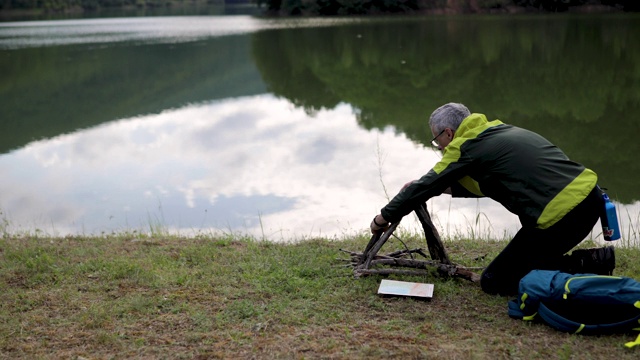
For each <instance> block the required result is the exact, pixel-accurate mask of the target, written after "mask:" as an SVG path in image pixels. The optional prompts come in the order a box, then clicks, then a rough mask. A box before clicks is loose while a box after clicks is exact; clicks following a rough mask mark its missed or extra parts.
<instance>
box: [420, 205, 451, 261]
mask: <svg viewBox="0 0 640 360" xmlns="http://www.w3.org/2000/svg"><path fill="white" fill-rule="evenodd" d="M415 213H416V215H418V220H420V224H422V229H424V236H425V237H426V238H427V246H428V248H429V254H431V259H433V260H439V261H440V262H441V263H443V264H451V260H449V256H448V255H447V251H446V250H445V249H444V245H443V244H442V240H441V239H440V234H438V230H436V227H435V226H434V225H433V222H432V221H431V216H429V212H428V211H427V205H426V204H421V205H420V206H418V207H417V208H416V209H415Z"/></svg>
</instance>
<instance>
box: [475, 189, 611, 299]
mask: <svg viewBox="0 0 640 360" xmlns="http://www.w3.org/2000/svg"><path fill="white" fill-rule="evenodd" d="M603 206H604V205H603V200H602V198H601V197H600V194H599V192H598V189H597V188H594V189H593V191H591V193H590V194H589V195H588V196H587V197H586V198H585V199H584V200H583V201H582V202H581V203H580V204H578V206H576V207H575V208H574V209H573V210H571V211H570V212H569V213H568V214H567V215H565V216H564V217H563V218H562V219H561V220H560V221H558V222H557V223H555V224H554V225H552V226H551V227H549V228H547V229H537V228H533V227H523V228H521V229H520V230H519V231H518V233H517V234H516V235H515V237H514V238H513V239H512V240H511V241H510V242H509V244H507V246H506V247H505V248H504V250H502V252H501V253H500V254H498V256H496V258H495V259H493V261H492V262H491V264H489V266H487V268H486V269H485V270H484V271H483V272H482V277H481V279H480V285H481V286H482V290H483V291H484V292H486V293H489V294H501V295H513V294H516V293H517V292H518V284H519V282H520V279H521V278H522V277H523V276H525V275H526V274H528V273H529V271H531V270H533V269H542V270H561V271H565V272H569V270H568V269H570V268H571V266H572V264H571V261H570V257H569V256H563V255H564V254H566V253H567V252H568V251H569V250H571V249H572V248H573V247H574V246H576V245H578V244H579V243H580V242H581V241H582V240H584V238H585V237H587V235H589V232H591V230H592V229H593V226H594V225H595V224H596V222H597V221H598V219H599V216H600V212H601V210H602V207H603Z"/></svg>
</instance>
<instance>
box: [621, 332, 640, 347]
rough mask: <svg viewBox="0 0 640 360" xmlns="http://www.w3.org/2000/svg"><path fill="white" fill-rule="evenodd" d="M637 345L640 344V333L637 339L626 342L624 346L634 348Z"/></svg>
mask: <svg viewBox="0 0 640 360" xmlns="http://www.w3.org/2000/svg"><path fill="white" fill-rule="evenodd" d="M636 345H640V335H638V337H637V338H636V341H630V342H628V343H626V344H624V346H626V347H628V348H632V347H634V346H636Z"/></svg>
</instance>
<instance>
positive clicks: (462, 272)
mask: <svg viewBox="0 0 640 360" xmlns="http://www.w3.org/2000/svg"><path fill="white" fill-rule="evenodd" d="M414 211H415V213H416V215H417V216H418V219H419V220H420V224H421V225H422V228H423V230H424V233H425V238H426V240H427V247H428V249H429V255H430V257H431V260H416V259H413V256H412V254H419V255H422V256H424V257H425V258H426V257H427V256H426V254H425V253H424V251H422V249H412V250H409V249H404V250H398V251H394V252H392V253H389V254H386V255H379V254H378V252H379V251H380V249H381V248H382V246H383V245H384V244H385V243H386V242H387V240H388V239H389V238H390V237H391V235H392V234H393V232H394V231H395V229H396V228H397V227H398V225H399V224H400V222H396V223H393V224H391V226H389V228H388V229H387V230H385V231H384V232H380V233H377V234H374V235H373V236H372V237H371V240H369V243H368V244H367V246H366V247H365V249H364V251H363V252H362V253H357V252H353V251H349V250H344V249H340V251H343V252H346V253H348V254H349V255H350V256H351V265H352V266H353V268H354V269H353V272H354V275H355V276H356V277H360V276H362V275H371V274H384V275H386V274H400V275H428V274H429V273H430V272H429V271H417V270H402V269H394V268H375V269H372V266H395V267H405V268H407V267H409V268H414V269H425V270H428V269H429V268H430V267H431V268H435V269H437V270H438V273H439V274H441V275H444V276H455V277H460V278H463V279H467V280H469V281H473V282H479V281H480V275H478V274H476V273H474V272H473V271H471V269H468V268H465V267H464V266H459V265H456V264H453V263H452V262H451V260H450V259H449V256H448V255H447V251H446V250H445V248H444V245H443V244H442V240H441V239H440V234H438V231H437V230H436V228H435V226H433V222H432V221H431V217H430V216H429V212H428V211H427V206H426V204H422V205H421V206H419V207H417V208H416V209H415V210H414ZM406 256H411V258H410V259H407V258H406Z"/></svg>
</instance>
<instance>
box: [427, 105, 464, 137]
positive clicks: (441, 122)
mask: <svg viewBox="0 0 640 360" xmlns="http://www.w3.org/2000/svg"><path fill="white" fill-rule="evenodd" d="M469 115H471V112H470V111H469V109H467V107H466V106H464V105H462V104H458V103H448V104H444V105H442V106H440V107H439V108H437V109H435V110H434V111H433V113H431V116H430V117H429V127H431V129H433V131H436V132H440V131H442V130H444V129H446V128H450V129H451V130H458V126H460V123H462V120H464V119H465V118H466V117H467V116H469Z"/></svg>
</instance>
